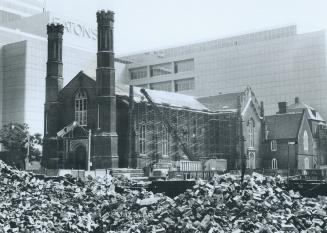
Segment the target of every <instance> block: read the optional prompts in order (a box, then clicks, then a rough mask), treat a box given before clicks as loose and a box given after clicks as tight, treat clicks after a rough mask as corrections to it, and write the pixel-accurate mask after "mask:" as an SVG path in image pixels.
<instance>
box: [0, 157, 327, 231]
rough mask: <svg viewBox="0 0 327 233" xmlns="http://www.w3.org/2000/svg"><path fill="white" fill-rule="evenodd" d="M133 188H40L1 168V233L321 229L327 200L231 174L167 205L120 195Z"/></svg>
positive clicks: (65, 184)
mask: <svg viewBox="0 0 327 233" xmlns="http://www.w3.org/2000/svg"><path fill="white" fill-rule="evenodd" d="M133 185H134V184H133V183H131V181H129V180H128V179H123V178H119V179H113V178H111V177H109V178H103V179H100V178H99V179H93V178H88V179H87V180H86V181H81V180H75V179H72V178H65V179H62V180H61V181H54V180H48V181H45V180H41V179H37V178H35V177H34V176H33V175H32V174H30V173H26V172H22V171H17V170H14V169H12V168H11V167H9V166H7V165H5V164H4V163H2V161H0V232H1V233H2V232H6V233H7V232H36V233H37V232H94V233H96V232H98V233H100V232H101V233H102V232H210V233H213V232H235V233H236V232H278V231H279V232H287V231H288V232H302V231H305V232H323V231H326V230H327V226H326V223H327V215H326V210H327V200H326V199H325V198H319V199H309V198H301V197H300V195H299V194H297V193H294V192H292V191H291V192H287V191H285V189H284V183H283V180H282V179H280V178H278V177H277V178H272V177H263V176H261V175H259V174H254V175H252V176H247V177H246V179H245V181H244V182H243V184H240V181H239V180H237V179H236V178H235V176H233V175H228V174H227V175H222V176H217V177H214V178H213V179H212V180H211V181H209V182H205V181H199V182H197V184H196V185H195V186H194V187H193V189H192V190H187V191H186V192H185V193H183V194H181V195H179V196H177V197H175V198H173V199H172V198H169V197H167V196H165V195H164V194H153V193H152V192H148V191H146V190H145V189H144V188H140V187H138V189H129V188H126V187H128V186H133ZM115 186H119V187H120V189H119V192H118V191H117V187H116V191H115ZM121 187H125V188H121Z"/></svg>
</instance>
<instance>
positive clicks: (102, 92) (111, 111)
mask: <svg viewBox="0 0 327 233" xmlns="http://www.w3.org/2000/svg"><path fill="white" fill-rule="evenodd" d="M97 22H98V52H97V70H96V95H97V112H98V117H97V119H98V122H97V131H96V133H95V134H94V136H93V145H94V146H93V148H94V149H93V166H95V167H97V168H113V167H118V136H117V133H116V125H117V124H116V96H115V67H114V51H113V24H114V13H113V12H112V11H99V12H97Z"/></svg>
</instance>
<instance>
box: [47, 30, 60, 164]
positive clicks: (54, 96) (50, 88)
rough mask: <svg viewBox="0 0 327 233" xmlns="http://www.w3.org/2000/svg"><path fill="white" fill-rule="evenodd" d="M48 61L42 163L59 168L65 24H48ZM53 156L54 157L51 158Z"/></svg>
mask: <svg viewBox="0 0 327 233" xmlns="http://www.w3.org/2000/svg"><path fill="white" fill-rule="evenodd" d="M47 33H48V61H47V73H46V78H45V80H46V81H45V87H46V89H45V105H44V138H43V150H42V151H43V152H42V153H43V156H42V164H43V166H44V167H46V168H59V167H58V165H59V164H58V163H53V161H55V160H54V157H55V156H56V155H58V151H57V147H58V142H57V132H58V131H59V128H60V119H59V116H60V103H59V100H58V93H59V91H60V90H61V88H62V80H63V79H62V36H63V34H64V26H63V25H61V24H48V25H47ZM51 158H52V159H51Z"/></svg>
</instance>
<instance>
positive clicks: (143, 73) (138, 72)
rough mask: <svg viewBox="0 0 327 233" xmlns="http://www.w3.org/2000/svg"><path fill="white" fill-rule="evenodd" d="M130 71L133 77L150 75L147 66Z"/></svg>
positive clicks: (138, 77)
mask: <svg viewBox="0 0 327 233" xmlns="http://www.w3.org/2000/svg"><path fill="white" fill-rule="evenodd" d="M129 73H130V75H131V79H140V78H146V77H147V76H148V69H147V67H140V68H135V69H130V70H129Z"/></svg>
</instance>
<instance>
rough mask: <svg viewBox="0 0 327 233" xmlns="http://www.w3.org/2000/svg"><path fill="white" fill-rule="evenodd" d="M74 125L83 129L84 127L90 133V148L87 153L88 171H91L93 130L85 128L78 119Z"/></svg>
mask: <svg viewBox="0 0 327 233" xmlns="http://www.w3.org/2000/svg"><path fill="white" fill-rule="evenodd" d="M73 126H74V127H77V126H79V127H80V128H81V129H83V130H84V131H85V132H86V133H88V143H89V149H88V153H87V171H90V170H91V169H90V167H91V137H92V130H91V129H89V130H87V129H85V128H84V127H83V126H81V125H80V124H79V123H78V122H77V121H74V122H73Z"/></svg>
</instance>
